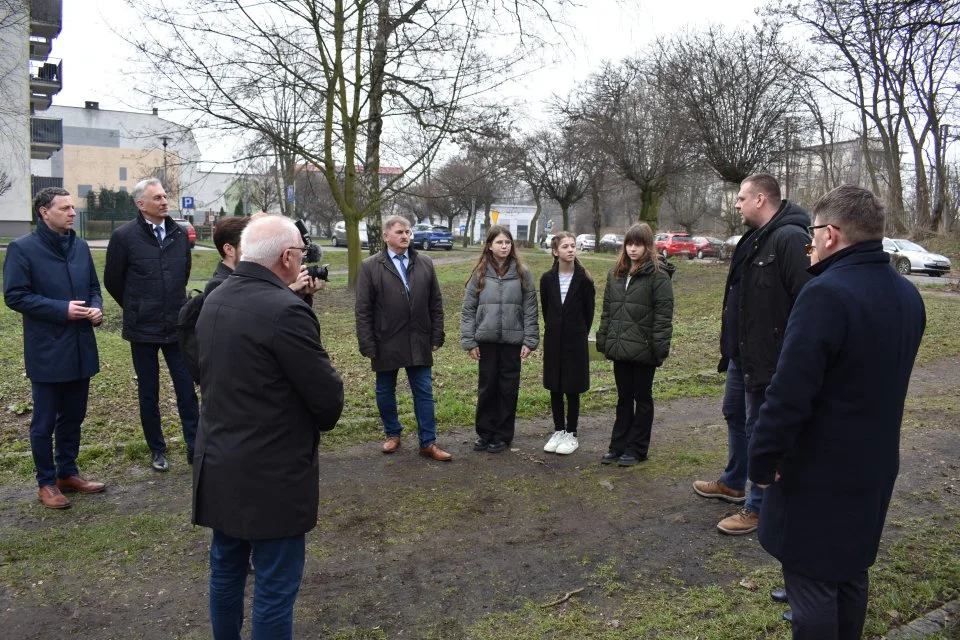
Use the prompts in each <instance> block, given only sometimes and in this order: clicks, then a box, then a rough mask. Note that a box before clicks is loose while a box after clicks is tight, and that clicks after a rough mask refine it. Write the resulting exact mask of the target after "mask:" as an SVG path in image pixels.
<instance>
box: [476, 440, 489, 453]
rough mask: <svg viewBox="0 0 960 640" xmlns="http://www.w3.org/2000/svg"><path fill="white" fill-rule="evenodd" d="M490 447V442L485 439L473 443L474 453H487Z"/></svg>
mask: <svg viewBox="0 0 960 640" xmlns="http://www.w3.org/2000/svg"><path fill="white" fill-rule="evenodd" d="M489 446H490V441H489V440H484V439H483V438H477V441H476V442H474V443H473V450H474V451H486V450H487V447H489Z"/></svg>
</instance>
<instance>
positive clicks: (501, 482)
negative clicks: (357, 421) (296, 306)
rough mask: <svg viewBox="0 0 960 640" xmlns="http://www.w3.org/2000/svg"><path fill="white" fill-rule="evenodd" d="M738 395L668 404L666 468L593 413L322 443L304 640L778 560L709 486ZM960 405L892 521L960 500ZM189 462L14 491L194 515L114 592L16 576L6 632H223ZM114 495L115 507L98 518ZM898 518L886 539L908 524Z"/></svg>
mask: <svg viewBox="0 0 960 640" xmlns="http://www.w3.org/2000/svg"><path fill="white" fill-rule="evenodd" d="M957 381H960V360H956V359H950V360H943V361H940V362H938V363H935V364H933V365H931V366H928V367H925V368H922V369H918V370H917V371H916V372H915V373H914V378H913V382H912V386H911V395H914V396H917V395H919V396H927V395H940V394H942V393H943V390H944V387H946V388H947V389H948V392H950V391H949V390H950V389H952V390H953V391H952V393H954V394H955V393H956V389H957V384H958V383H957ZM719 404H720V403H719V400H718V399H687V400H680V401H674V402H669V403H661V404H660V405H659V406H658V407H657V417H656V421H655V424H654V440H653V444H652V447H651V452H650V456H651V458H650V461H649V462H647V463H645V464H643V465H639V466H638V467H634V468H631V469H620V468H616V467H613V468H608V467H601V465H599V464H598V461H599V457H600V455H601V454H602V453H604V452H605V451H606V445H607V439H608V437H609V433H610V428H611V421H612V415H590V416H586V417H584V418H582V419H581V427H580V433H581V438H580V449H579V450H578V451H577V452H576V453H575V454H573V455H571V456H554V455H550V454H545V453H543V451H542V446H543V443H544V441H545V439H546V436H547V435H548V434H549V432H550V431H551V430H552V426H551V423H550V421H549V420H548V419H538V420H528V421H524V422H522V423H520V424H519V425H518V430H517V438H516V440H515V441H514V444H513V450H512V451H510V452H506V453H503V454H499V455H491V454H487V453H474V452H473V451H472V449H471V444H472V440H473V434H472V431H471V430H470V429H469V428H464V429H460V430H458V431H455V432H443V433H441V434H440V437H439V440H438V442H439V444H441V445H442V446H444V447H445V448H448V449H449V450H450V451H451V452H452V453H453V454H454V456H455V458H454V460H453V462H451V463H446V464H444V463H436V462H432V461H427V460H424V459H421V458H420V457H419V456H418V455H417V453H416V441H415V438H413V437H409V434H408V437H405V438H404V440H403V446H402V448H401V449H400V451H399V452H398V453H396V454H394V455H392V456H384V455H382V454H381V453H380V452H379V443H367V444H363V445H358V446H353V447H350V448H347V449H343V450H338V451H336V452H333V451H329V450H322V452H321V505H320V524H319V526H318V527H317V529H316V530H314V531H313V532H311V534H309V535H308V559H307V566H306V572H305V577H304V581H303V587H302V590H301V592H300V596H299V599H298V604H297V612H296V635H297V637H304V638H317V637H331V636H333V635H335V634H336V633H337V632H341V633H342V632H344V630H352V633H354V634H356V635H351V636H350V637H368V635H369V636H370V637H383V636H385V637H389V638H421V637H424V636H427V635H431V636H432V637H439V638H455V637H458V636H461V637H462V635H463V631H464V629H465V628H466V627H467V626H469V625H470V624H472V623H473V622H475V621H476V620H477V619H478V618H479V617H481V616H483V615H484V614H486V613H491V612H509V611H513V610H516V609H518V608H519V607H521V606H522V605H523V604H524V603H526V602H529V601H533V602H538V603H545V602H550V601H552V600H555V599H557V598H559V597H561V596H563V595H564V593H566V592H569V591H572V590H574V589H579V588H581V587H583V588H584V591H583V592H581V593H580V594H578V596H576V597H577V598H579V599H581V600H582V601H584V602H587V603H589V604H591V605H593V606H597V607H600V608H601V609H602V608H603V607H605V606H608V605H605V602H606V601H607V599H606V598H605V595H604V589H603V584H604V578H603V576H604V575H611V574H612V575H615V576H616V577H617V580H619V581H620V582H622V583H623V584H625V585H626V586H627V588H631V589H640V588H643V587H644V585H657V584H659V585H663V584H675V585H679V584H683V585H686V586H693V585H701V584H714V583H718V584H722V583H726V582H728V581H729V580H731V579H735V578H739V577H740V576H741V575H742V573H743V572H746V571H749V570H750V569H752V568H755V567H760V566H769V565H771V564H772V563H773V561H772V559H771V558H770V557H769V556H767V555H766V554H765V553H764V552H763V550H762V549H761V548H760V546H759V544H758V543H757V541H756V539H755V537H754V536H746V537H742V538H730V537H724V536H721V535H719V534H718V532H717V531H716V529H715V525H716V523H717V522H718V520H719V519H720V518H722V517H723V516H725V515H726V514H729V513H732V512H733V508H732V507H731V506H730V505H726V504H725V503H721V502H718V501H712V500H704V499H701V498H698V497H697V496H695V495H694V493H693V491H692V489H691V486H690V485H691V483H692V482H693V480H695V479H697V478H705V479H708V478H713V477H716V475H717V474H718V473H719V471H720V470H721V467H722V465H723V463H724V461H725V456H726V452H725V447H726V435H725V426H724V425H723V422H722V418H721V416H720V411H719ZM921 404H922V403H921ZM957 415H958V414H957V413H952V414H950V415H948V417H947V420H948V422H947V423H946V424H943V423H942V422H936V420H942V419H943V414H942V413H941V414H940V415H939V416H936V415H933V413H931V415H929V416H928V415H926V414H925V411H924V410H923V409H916V410H915V411H913V412H912V413H911V414H910V415H909V416H908V418H909V420H910V421H912V423H917V424H920V425H921V426H923V425H926V426H924V428H905V433H904V438H903V445H902V467H901V474H900V478H899V480H898V483H897V489H896V495H895V497H894V502H893V505H892V508H891V512H890V515H889V516H888V523H890V522H893V521H897V520H902V519H905V518H911V517H922V516H925V515H930V512H931V511H933V510H936V509H937V508H938V506H937V505H936V504H935V503H933V502H929V501H924V500H915V499H912V496H915V495H916V494H917V493H921V492H930V491H936V492H938V493H942V494H943V499H945V500H947V501H950V502H951V503H952V504H954V505H958V504H960V496H958V495H957V493H956V491H955V489H954V490H952V491H947V490H945V489H944V487H946V486H947V485H948V484H949V485H958V484H960V483H958V480H957V479H958V477H960V470H958V469H960V465H958V461H960V438H958V437H957V432H958V431H960V425H958V424H957V423H956V420H957ZM928 418H929V419H930V420H933V421H934V424H932V425H931V424H926V423H927V421H928ZM408 431H409V430H408ZM174 462H175V463H178V462H180V461H178V460H175V461H174ZM187 469H188V468H187V466H186V465H185V464H183V463H182V462H180V463H179V464H175V467H174V469H173V471H172V472H171V473H169V474H166V475H159V474H154V473H152V472H150V471H149V470H146V469H142V468H139V467H135V468H133V469H131V470H130V471H128V472H127V474H126V477H124V478H123V480H122V481H119V482H115V483H114V484H113V485H111V486H110V488H109V489H108V492H107V493H105V494H103V495H100V496H80V497H78V498H77V500H76V504H75V506H74V508H73V509H70V510H69V512H67V514H66V515H65V516H64V517H56V518H51V517H48V514H45V513H43V511H44V510H43V509H42V508H41V507H40V506H39V505H38V504H37V503H36V500H35V499H34V493H33V491H34V490H33V487H32V486H31V485H29V484H27V483H24V484H19V485H6V486H2V487H0V531H3V530H9V528H14V529H21V530H22V529H28V530H40V529H43V528H45V527H51V526H59V527H69V526H70V525H71V523H72V522H82V523H91V520H95V519H96V518H98V517H100V516H99V515H98V514H99V513H104V512H109V513H110V514H113V515H116V514H131V515H135V514H138V513H152V514H158V513H159V514H169V515H171V516H174V517H176V518H178V519H179V521H181V522H182V523H183V524H182V526H181V527H180V528H179V529H176V527H174V529H173V530H172V531H171V534H172V538H173V539H170V540H168V541H167V542H166V543H165V544H164V545H161V546H159V547H155V548H154V549H152V550H148V551H147V552H145V553H144V554H143V555H142V556H141V557H140V558H138V560H137V561H136V562H132V563H131V562H124V561H123V560H122V559H117V558H116V557H114V556H113V555H112V554H110V553H104V556H103V558H102V563H103V565H102V566H97V567H91V572H92V573H94V574H96V575H97V576H98V579H97V584H96V585H92V584H88V583H87V582H86V581H84V579H83V576H66V577H64V578H63V582H62V583H61V584H58V585H57V588H56V589H48V588H43V589H40V588H37V589H24V588H13V587H10V586H9V585H4V586H0V612H2V615H0V618H2V629H3V631H2V632H0V635H2V636H3V637H4V638H7V639H8V640H14V639H20V638H52V637H63V636H69V637H81V638H133V637H142V638H191V637H195V638H201V637H207V636H208V635H209V626H208V616H207V582H206V581H207V556H206V554H207V549H208V540H209V533H208V532H207V531H206V530H202V529H195V528H192V527H190V526H189V524H188V522H189V496H190V477H189V475H188V472H187ZM95 505H97V506H99V507H101V508H102V509H101V511H99V512H97V511H94V512H92V513H91V511H92V510H93V508H94V506H95ZM57 515H58V516H59V515H60V514H57ZM890 529H891V527H889V526H888V535H887V536H885V537H886V538H889V537H891V536H896V531H895V527H894V528H893V529H894V531H889V530H890ZM129 535H131V536H135V535H137V533H136V532H135V531H131V532H130V534H129ZM51 553H56V551H55V550H53V551H51ZM731 557H732V558H734V559H735V561H733V562H731V561H730V558H731ZM2 561H3V559H2V558H0V562H2ZM251 582H252V581H251ZM34 586H36V585H34ZM250 586H251V585H250V584H248V595H249V592H251V591H252V589H251V588H250ZM46 587H49V585H46ZM758 597H766V595H765V594H759V595H758ZM248 612H249V605H248ZM247 629H249V627H248V626H247ZM248 632H249V631H248ZM379 633H382V634H383V635H382V636H381V635H377V634H379Z"/></svg>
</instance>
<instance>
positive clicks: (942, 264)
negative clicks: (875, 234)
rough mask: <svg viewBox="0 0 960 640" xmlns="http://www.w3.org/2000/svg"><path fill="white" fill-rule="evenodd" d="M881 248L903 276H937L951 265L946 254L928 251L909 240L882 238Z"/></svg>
mask: <svg viewBox="0 0 960 640" xmlns="http://www.w3.org/2000/svg"><path fill="white" fill-rule="evenodd" d="M883 250H884V251H886V252H887V253H888V254H889V255H890V264H892V265H893V266H894V267H895V268H896V269H897V271H899V272H900V273H902V274H903V275H905V276H907V275H910V274H911V273H925V274H927V275H928V276H934V277H937V276H940V275H943V274H944V273H947V272H948V271H950V268H951V266H952V265H951V264H950V260H949V258H947V257H946V256H942V255H940V254H939V253H930V252H929V251H927V250H926V249H924V248H923V247H921V246H920V245H918V244H917V243H916V242H911V241H910V240H904V239H891V238H884V239H883Z"/></svg>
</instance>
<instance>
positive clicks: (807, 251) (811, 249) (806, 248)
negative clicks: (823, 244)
mask: <svg viewBox="0 0 960 640" xmlns="http://www.w3.org/2000/svg"><path fill="white" fill-rule="evenodd" d="M816 250H817V248H816V247H815V246H813V245H812V244H805V245H803V252H804V253H805V254H807V255H808V256H812V255H813V252H814V251H816Z"/></svg>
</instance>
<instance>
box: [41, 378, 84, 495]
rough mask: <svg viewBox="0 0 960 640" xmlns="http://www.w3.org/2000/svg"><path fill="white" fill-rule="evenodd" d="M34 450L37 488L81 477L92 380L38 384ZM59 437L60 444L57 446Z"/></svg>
mask: <svg viewBox="0 0 960 640" xmlns="http://www.w3.org/2000/svg"><path fill="white" fill-rule="evenodd" d="M31 386H32V388H33V417H31V418H30V449H31V451H32V452H33V464H34V466H35V467H36V469H37V485H38V486H41V487H46V486H48V485H51V484H55V483H56V481H57V478H69V477H70V476H76V475H79V472H78V471H77V454H78V453H80V425H81V424H82V423H83V419H84V418H85V417H86V416H87V393H88V391H89V390H90V378H83V379H81V380H73V381H71V382H51V383H47V382H34V383H33V384H32V385H31ZM54 434H56V438H57V439H56V445H54V439H53V438H54Z"/></svg>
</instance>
